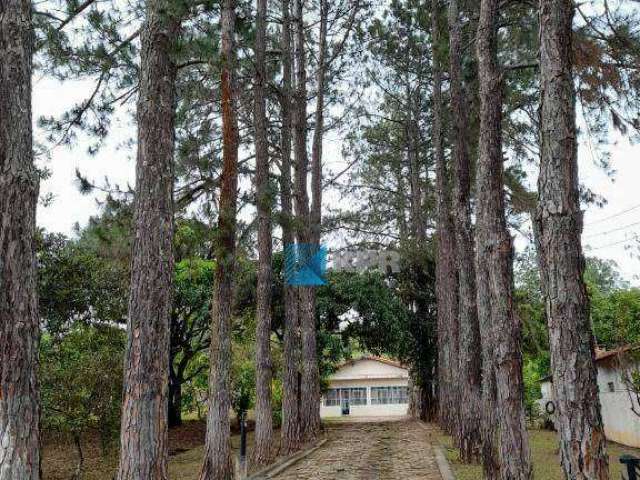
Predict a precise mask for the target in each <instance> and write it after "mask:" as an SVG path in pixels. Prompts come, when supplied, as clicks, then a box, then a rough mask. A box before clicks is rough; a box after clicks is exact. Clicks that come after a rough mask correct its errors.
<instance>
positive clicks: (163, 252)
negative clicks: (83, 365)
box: [118, 0, 180, 480]
mask: <svg viewBox="0 0 640 480" xmlns="http://www.w3.org/2000/svg"><path fill="white" fill-rule="evenodd" d="M168 11H169V9H168V4H167V3H166V1H164V0H153V1H150V2H149V3H147V12H146V15H147V16H146V20H145V25H144V28H143V34H142V51H141V57H140V59H141V60H140V93H139V99H138V110H137V119H138V154H137V159H136V197H135V213H134V215H135V218H134V231H135V238H134V242H133V249H132V261H131V290H130V294H129V315H128V325H127V331H128V339H127V349H126V353H125V369H124V371H125V374H124V394H123V407H122V420H121V427H120V445H121V447H120V465H119V469H118V479H119V480H129V479H132V480H133V479H136V480H138V479H141V478H145V479H166V478H168V474H167V462H168V433H167V409H168V406H167V390H168V381H169V379H168V367H169V323H170V316H171V301H172V295H171V289H172V284H173V245H172V242H173V153H174V137H175V134H174V117H175V79H176V71H177V69H176V65H175V63H174V60H173V53H174V52H173V48H174V46H175V43H176V40H177V38H178V34H179V30H180V19H179V18H178V17H177V15H175V12H172V13H171V14H168V13H167V12H168Z"/></svg>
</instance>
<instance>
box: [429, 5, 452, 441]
mask: <svg viewBox="0 0 640 480" xmlns="http://www.w3.org/2000/svg"><path fill="white" fill-rule="evenodd" d="M431 7H432V8H431V11H432V15H431V35H432V41H431V52H432V57H433V107H432V108H433V125H432V129H433V133H432V137H433V153H434V160H435V164H436V197H437V237H438V243H437V248H438V256H437V261H436V297H437V304H438V340H437V341H438V418H439V423H440V426H441V427H442V428H443V429H444V430H445V431H447V432H452V428H453V424H454V416H453V411H452V407H453V408H454V409H455V405H453V404H452V403H453V402H452V401H451V390H452V386H453V376H452V372H451V370H450V365H449V359H450V356H451V352H450V348H451V342H452V338H451V335H450V332H451V331H454V330H457V328H456V325H457V319H458V294H457V291H458V280H457V272H456V270H455V268H454V265H455V256H454V250H455V236H454V231H453V221H452V218H451V199H450V195H449V180H448V172H447V166H446V161H445V156H444V143H443V128H442V123H443V122H442V67H441V60H440V57H441V54H440V51H439V47H440V25H439V21H438V17H439V14H440V2H439V0H431Z"/></svg>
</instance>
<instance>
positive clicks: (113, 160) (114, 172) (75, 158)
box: [33, 78, 640, 285]
mask: <svg viewBox="0 0 640 480" xmlns="http://www.w3.org/2000/svg"><path fill="white" fill-rule="evenodd" d="M90 87H91V82H65V83H64V84H61V83H59V82H57V81H55V80H52V79H48V78H44V79H37V78H36V79H35V81H34V104H33V107H34V121H35V120H36V119H37V118H38V117H39V116H41V115H47V116H48V115H57V114H60V113H61V112H62V111H64V109H65V108H68V107H69V105H70V104H71V102H73V101H77V100H80V99H81V98H83V95H86V92H87V91H88V90H89V89H90ZM132 136H135V127H134V126H133V125H131V124H130V122H129V120H128V119H120V120H119V121H116V122H115V124H114V125H113V128H112V133H111V135H110V137H109V140H108V142H107V144H106V145H105V147H104V148H103V149H102V150H100V151H99V153H98V154H97V155H95V156H89V155H87V153H86V146H87V145H86V142H83V141H82V140H80V141H79V142H78V143H77V145H76V146H75V147H73V148H71V149H69V148H67V147H57V148H56V149H54V150H53V151H52V152H51V158H50V160H47V161H45V162H44V163H45V165H46V166H48V168H49V169H50V170H51V172H52V175H51V177H50V178H49V179H47V180H45V181H44V182H43V184H42V185H41V193H42V194H46V193H51V194H53V195H54V197H55V198H54V201H53V203H52V205H51V206H49V207H46V208H45V207H42V206H39V209H38V217H37V218H38V225H39V226H41V227H44V228H45V229H46V230H48V231H55V232H62V233H66V234H72V232H73V226H74V224H75V223H76V222H79V223H80V225H84V224H86V222H87V220H88V218H89V216H91V215H93V214H95V213H96V212H97V210H98V206H97V204H96V200H95V197H96V195H89V196H83V195H81V194H80V192H79V191H78V188H77V185H76V183H75V174H74V172H75V170H76V168H79V169H80V170H81V171H82V172H83V173H84V174H85V175H87V176H88V177H89V178H91V179H94V180H97V181H101V180H102V179H103V178H104V177H105V176H107V177H109V179H110V181H111V182H112V183H118V184H120V185H123V186H124V185H126V184H127V183H130V184H131V185H133V183H134V179H135V174H134V161H133V153H134V152H132V151H131V150H129V149H120V148H118V145H119V144H120V143H121V142H123V141H125V140H127V139H128V138H130V137H132ZM614 140H615V142H616V144H615V145H614V146H612V148H611V153H612V156H611V163H612V167H613V168H614V169H615V170H616V171H617V173H616V175H615V177H614V178H613V180H612V179H611V178H609V177H607V176H606V175H605V174H604V172H602V171H601V170H600V169H599V168H598V167H596V166H595V163H594V161H593V158H592V154H591V152H590V149H589V148H588V146H586V145H581V147H580V179H581V182H582V183H583V184H585V185H586V186H587V187H589V188H591V189H592V190H593V191H594V192H595V193H597V194H600V195H602V196H604V197H605V198H606V200H607V202H608V203H607V205H606V206H605V207H603V208H598V207H595V206H594V207H590V208H589V210H588V211H587V212H586V215H585V230H584V236H583V242H584V245H585V252H586V254H587V255H592V256H599V257H602V258H607V259H612V260H614V261H616V262H617V264H618V266H619V268H620V270H621V272H622V273H623V275H624V277H625V278H626V279H627V280H629V281H630V282H631V283H632V284H634V285H640V259H639V258H638V256H637V255H635V254H634V252H635V253H637V242H636V241H635V240H634V235H636V234H638V233H640V161H639V160H638V159H639V158H640V145H631V144H630V143H629V142H628V141H627V140H626V139H621V138H619V137H617V136H616V137H615V138H614ZM331 147H333V148H330V149H328V151H329V152H330V153H331V156H332V157H333V156H335V155H339V152H340V149H339V148H336V145H335V144H334V145H332V146H331ZM336 160H338V161H339V160H340V159H335V158H332V159H331V162H332V163H333V165H331V169H332V170H337V168H336V167H335V162H336ZM522 244H523V242H522V241H518V242H517V245H519V246H522ZM630 247H631V248H630Z"/></svg>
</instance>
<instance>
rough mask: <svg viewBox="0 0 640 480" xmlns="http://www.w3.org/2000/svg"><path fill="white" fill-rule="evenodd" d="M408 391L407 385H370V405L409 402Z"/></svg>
mask: <svg viewBox="0 0 640 480" xmlns="http://www.w3.org/2000/svg"><path fill="white" fill-rule="evenodd" d="M408 393H409V392H408V388H407V387H371V405H392V404H404V403H409V401H408Z"/></svg>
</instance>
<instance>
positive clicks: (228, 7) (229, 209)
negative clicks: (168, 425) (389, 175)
mask: <svg viewBox="0 0 640 480" xmlns="http://www.w3.org/2000/svg"><path fill="white" fill-rule="evenodd" d="M235 21H236V2H235V0H224V2H223V3H222V10H221V13H220V23H221V37H220V40H221V48H220V56H221V62H220V63H221V65H222V69H221V72H220V75H221V78H220V80H221V81H220V91H221V103H222V174H221V188H220V201H219V214H218V232H217V238H216V240H215V251H216V262H217V268H216V273H215V280H214V290H213V310H212V314H211V348H210V353H209V362H210V364H211V369H210V372H209V413H208V415H207V433H206V443H205V458H204V463H203V465H202V470H201V472H200V480H231V479H232V478H233V466H232V462H231V436H230V425H229V408H230V392H229V383H230V379H229V375H230V367H231V306H232V295H233V272H234V267H235V250H236V223H237V220H236V206H237V195H238V144H239V134H238V119H237V111H236V103H237V87H236V71H235V68H236V52H235V38H234V37H235Z"/></svg>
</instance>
